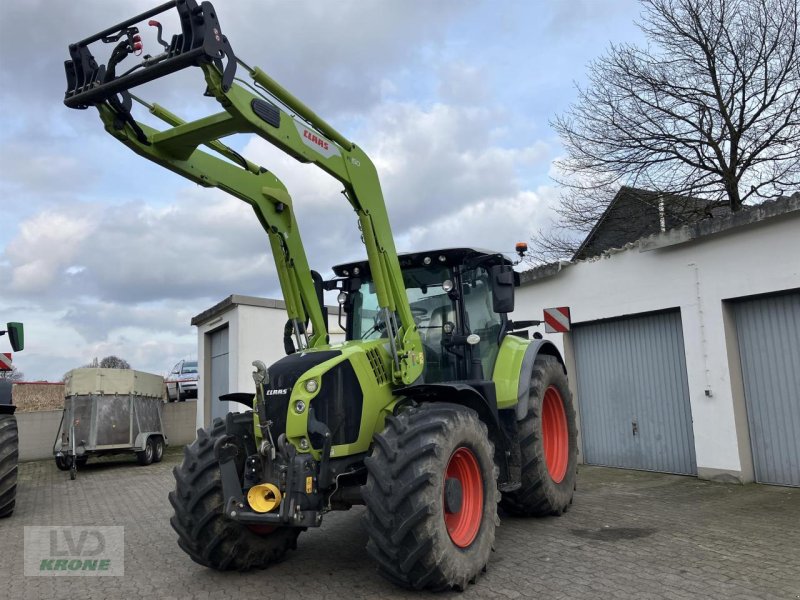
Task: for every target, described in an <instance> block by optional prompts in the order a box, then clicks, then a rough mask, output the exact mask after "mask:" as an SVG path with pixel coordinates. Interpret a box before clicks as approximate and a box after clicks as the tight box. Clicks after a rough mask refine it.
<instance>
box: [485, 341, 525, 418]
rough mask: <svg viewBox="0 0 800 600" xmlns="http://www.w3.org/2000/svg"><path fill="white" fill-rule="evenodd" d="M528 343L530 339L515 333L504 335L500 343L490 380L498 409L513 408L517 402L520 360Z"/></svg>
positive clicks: (523, 356)
mask: <svg viewBox="0 0 800 600" xmlns="http://www.w3.org/2000/svg"><path fill="white" fill-rule="evenodd" d="M530 345H531V342H530V340H524V339H522V338H519V337H517V336H515V335H507V336H505V337H504V338H503V342H502V343H501V344H500V352H498V354H497V361H496V362H495V364H494V373H492V381H494V387H495V393H496V394H497V408H498V409H500V410H502V409H504V408H513V407H514V406H516V404H517V395H518V393H519V378H520V372H521V370H522V361H523V359H524V358H525V352H526V351H527V349H528V346H530Z"/></svg>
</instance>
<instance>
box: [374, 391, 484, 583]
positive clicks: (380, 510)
mask: <svg viewBox="0 0 800 600" xmlns="http://www.w3.org/2000/svg"><path fill="white" fill-rule="evenodd" d="M464 449H466V450H468V451H469V453H470V454H471V455H472V457H473V458H474V459H475V461H476V462H475V465H476V467H477V468H478V469H479V471H480V478H479V480H480V484H479V486H480V489H481V490H482V497H483V506H482V507H480V508H479V509H478V510H477V511H475V512H479V514H480V517H479V518H480V525H479V528H478V529H477V532H476V533H475V534H474V538H472V541H470V542H469V543H466V541H465V545H463V546H462V547H459V546H457V545H456V543H455V541H454V540H455V537H451V534H450V533H449V532H448V525H447V524H446V522H445V512H446V511H445V502H444V500H443V499H444V490H445V479H446V477H445V474H446V471H447V469H448V465H449V464H450V461H451V458H453V457H454V456H455V455H456V454H457V453H460V452H461V451H463V450H464ZM493 457H494V447H493V445H492V443H491V442H490V441H489V438H488V434H487V429H486V426H485V425H484V424H483V423H482V422H481V420H480V419H479V418H478V415H477V413H476V412H474V411H473V410H471V409H469V408H465V407H463V406H460V405H457V404H448V403H431V404H424V405H421V406H419V407H414V408H410V409H408V410H406V411H405V412H403V413H401V414H400V415H398V416H396V417H389V418H388V419H387V424H386V429H384V430H383V432H382V433H380V434H377V435H376V436H375V444H374V447H373V451H372V455H371V456H370V457H369V458H367V459H366V461H365V464H366V466H367V470H368V477H367V483H366V485H365V486H363V487H362V496H363V498H364V502H365V504H366V507H367V511H366V514H365V517H364V523H365V526H366V529H367V533H368V535H369V542H368V543H367V551H368V552H369V554H370V555H371V556H372V557H373V558H374V559H375V560H376V561H377V562H378V571H379V572H380V573H381V575H383V576H384V577H386V578H387V579H389V580H390V581H393V582H394V583H397V584H399V585H402V586H403V587H408V588H413V589H432V590H446V589H450V588H452V589H456V590H463V589H464V588H465V587H466V586H467V584H469V583H472V582H474V581H475V579H476V578H477V577H478V576H479V575H480V574H481V572H483V571H484V570H485V569H486V564H487V562H488V561H489V556H490V554H491V552H492V546H493V544H494V536H495V527H496V526H497V525H498V524H499V519H498V517H497V502H498V499H499V498H498V497H499V492H498V490H497V469H496V467H495V464H494V458H493ZM459 489H461V488H460V486H459ZM464 497H466V494H465V496H464ZM473 497H474V496H473ZM478 506H480V505H478ZM450 514H451V516H452V515H453V514H461V509H459V510H458V512H456V513H450ZM475 517H476V519H477V518H478V516H477V515H475Z"/></svg>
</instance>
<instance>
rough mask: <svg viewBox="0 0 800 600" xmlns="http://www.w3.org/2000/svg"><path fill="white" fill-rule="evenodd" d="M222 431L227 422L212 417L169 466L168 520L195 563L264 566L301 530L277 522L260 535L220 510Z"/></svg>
mask: <svg viewBox="0 0 800 600" xmlns="http://www.w3.org/2000/svg"><path fill="white" fill-rule="evenodd" d="M251 427H252V425H251ZM223 435H226V432H225V423H224V422H223V420H222V419H214V423H213V424H212V425H211V427H210V428H206V429H198V430H197V439H196V440H195V441H194V442H192V444H191V445H189V446H186V447H185V448H184V450H183V462H182V463H181V464H180V466H178V467H175V468H174V469H173V471H172V473H173V474H174V476H175V490H174V491H172V492H170V493H169V501H170V503H171V504H172V507H173V508H174V509H175V514H174V515H173V516H172V518H171V519H170V521H169V522H170V525H172V528H173V529H174V530H175V532H176V533H177V534H178V545H179V546H180V547H181V549H182V550H183V551H184V552H186V554H188V555H189V557H190V558H191V559H192V560H193V561H195V562H196V563H198V564H201V565H203V566H204V567H210V568H212V569H217V570H219V571H247V570H249V569H263V568H265V567H267V566H269V565H270V564H272V563H275V562H278V561H280V560H282V559H283V558H284V557H285V556H286V553H287V552H288V551H289V550H294V549H295V548H297V536H299V535H300V533H301V531H304V529H302V528H298V527H275V528H273V529H271V530H267V529H264V530H263V534H261V535H259V533H257V532H255V531H253V530H251V529H249V528H248V527H246V526H244V525H242V524H241V523H238V522H236V521H231V520H229V519H227V518H226V517H225V516H224V515H223V514H222V510H223V508H224V503H225V498H224V497H223V495H222V482H221V481H220V473H219V463H218V462H217V459H216V458H215V457H214V443H215V442H216V440H217V439H219V438H220V437H221V436H223ZM240 472H241V471H240Z"/></svg>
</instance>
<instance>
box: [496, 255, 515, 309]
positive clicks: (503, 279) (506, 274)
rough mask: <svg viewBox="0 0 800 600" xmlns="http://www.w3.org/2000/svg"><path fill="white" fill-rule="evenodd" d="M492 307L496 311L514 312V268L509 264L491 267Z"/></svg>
mask: <svg viewBox="0 0 800 600" xmlns="http://www.w3.org/2000/svg"><path fill="white" fill-rule="evenodd" d="M490 270H491V275H492V309H493V310H494V312H496V313H510V312H514V269H512V268H511V266H510V265H495V266H493V267H491V269H490Z"/></svg>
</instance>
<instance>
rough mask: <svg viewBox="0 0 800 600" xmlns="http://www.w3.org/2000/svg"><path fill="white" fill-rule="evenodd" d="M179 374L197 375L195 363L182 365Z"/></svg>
mask: <svg viewBox="0 0 800 600" xmlns="http://www.w3.org/2000/svg"><path fill="white" fill-rule="evenodd" d="M181 373H197V361H192V362H185V363H183V369H181Z"/></svg>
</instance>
